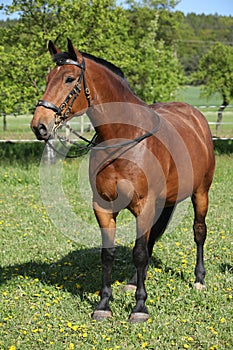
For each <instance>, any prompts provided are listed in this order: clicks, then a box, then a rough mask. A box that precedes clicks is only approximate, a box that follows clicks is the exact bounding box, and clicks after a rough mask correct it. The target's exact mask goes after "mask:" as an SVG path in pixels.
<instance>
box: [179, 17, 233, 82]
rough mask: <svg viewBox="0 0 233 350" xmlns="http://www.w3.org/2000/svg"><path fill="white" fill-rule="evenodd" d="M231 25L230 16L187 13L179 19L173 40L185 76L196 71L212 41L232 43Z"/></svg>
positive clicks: (232, 22) (231, 18) (232, 21)
mask: <svg viewBox="0 0 233 350" xmlns="http://www.w3.org/2000/svg"><path fill="white" fill-rule="evenodd" d="M232 27H233V17H232V16H231V17H226V16H218V15H205V14H201V15H197V14H195V13H189V14H187V15H186V16H183V18H180V19H179V25H178V29H177V35H176V37H175V41H176V48H177V55H178V58H179V61H180V62H181V63H182V66H183V67H184V70H185V74H186V75H187V76H189V75H190V74H192V73H193V72H195V71H197V69H198V63H199V60H200V59H201V58H202V57H203V56H204V55H205V54H206V53H207V52H208V51H209V50H210V49H211V47H212V45H213V44H214V43H217V42H221V43H223V44H225V45H231V44H232V42H233V31H232Z"/></svg>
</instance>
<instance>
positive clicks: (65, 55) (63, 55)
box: [53, 51, 125, 79]
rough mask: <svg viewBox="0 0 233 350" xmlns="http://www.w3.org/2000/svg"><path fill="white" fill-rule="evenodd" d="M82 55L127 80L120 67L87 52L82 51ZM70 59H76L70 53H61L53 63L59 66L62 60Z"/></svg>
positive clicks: (55, 57) (54, 58) (55, 56)
mask: <svg viewBox="0 0 233 350" xmlns="http://www.w3.org/2000/svg"><path fill="white" fill-rule="evenodd" d="M80 53H81V54H82V56H83V57H84V58H88V59H90V60H92V61H94V62H96V63H98V64H100V65H102V66H104V67H106V68H108V69H109V70H111V71H112V72H113V73H115V74H116V75H118V76H119V77H121V78H122V79H125V75H124V73H123V71H122V70H121V69H120V68H119V67H117V66H115V64H113V63H110V62H108V61H106V60H104V59H103V58H99V57H96V56H94V55H91V54H89V53H86V52H82V51H80ZM68 58H70V59H74V58H73V57H71V55H70V54H69V53H68V52H59V53H57V54H55V55H54V57H53V61H54V62H55V63H56V64H57V63H58V62H59V60H60V59H68Z"/></svg>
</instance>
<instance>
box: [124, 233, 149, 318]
mask: <svg viewBox="0 0 233 350" xmlns="http://www.w3.org/2000/svg"><path fill="white" fill-rule="evenodd" d="M147 236H148V235H147V234H145V235H143V236H141V237H139V238H137V240H136V242H135V246H134V249H133V261H134V265H135V267H136V273H137V287H136V293H135V298H136V306H135V307H134V308H133V310H132V313H131V315H130V319H129V320H130V322H133V323H134V322H145V321H147V320H148V318H149V315H148V311H147V308H146V305H145V302H146V299H147V292H146V288H145V279H146V272H147V268H148V264H149V252H148V247H147V241H148V239H147Z"/></svg>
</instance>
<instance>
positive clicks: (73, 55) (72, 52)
mask: <svg viewBox="0 0 233 350" xmlns="http://www.w3.org/2000/svg"><path fill="white" fill-rule="evenodd" d="M67 41H68V53H69V55H70V58H71V59H72V60H74V61H76V62H77V61H78V58H77V54H76V52H75V48H74V46H73V44H72V41H71V40H70V39H69V38H67Z"/></svg>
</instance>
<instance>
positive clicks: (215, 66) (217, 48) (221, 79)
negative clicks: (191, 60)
mask: <svg viewBox="0 0 233 350" xmlns="http://www.w3.org/2000/svg"><path fill="white" fill-rule="evenodd" d="M193 77H194V80H199V81H200V80H201V81H204V82H205V85H204V89H203V90H204V93H205V95H206V96H208V97H209V96H211V95H213V94H215V93H216V92H218V93H220V95H221V96H222V100H223V103H224V104H226V105H227V104H229V103H230V100H231V99H232V98H233V47H232V46H227V45H223V44H221V43H217V44H216V45H214V46H213V47H212V48H211V50H210V51H209V52H208V53H207V54H206V55H205V56H204V57H203V58H202V59H201V61H200V64H199V70H198V72H197V73H196V74H194V76H193Z"/></svg>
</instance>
